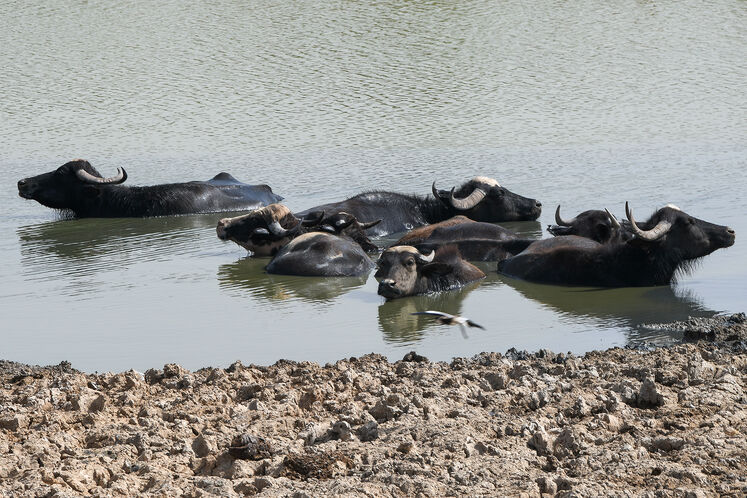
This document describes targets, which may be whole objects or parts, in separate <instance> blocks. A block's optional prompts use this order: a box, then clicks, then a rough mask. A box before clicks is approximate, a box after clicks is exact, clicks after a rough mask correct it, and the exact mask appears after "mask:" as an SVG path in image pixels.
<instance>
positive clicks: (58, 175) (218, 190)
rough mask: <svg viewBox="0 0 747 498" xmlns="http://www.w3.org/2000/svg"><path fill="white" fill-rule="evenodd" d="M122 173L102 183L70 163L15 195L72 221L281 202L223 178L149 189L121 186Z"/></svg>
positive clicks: (27, 181) (81, 164) (22, 185)
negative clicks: (69, 216) (70, 214)
mask: <svg viewBox="0 0 747 498" xmlns="http://www.w3.org/2000/svg"><path fill="white" fill-rule="evenodd" d="M125 180H127V173H126V172H125V170H124V169H123V168H117V174H116V175H115V176H113V177H111V178H104V177H102V176H101V174H99V172H98V171H96V169H95V168H94V167H93V166H91V164H90V163H89V162H88V161H84V160H82V159H76V160H74V161H70V162H68V163H65V164H63V165H62V166H60V167H59V168H57V169H56V170H55V171H52V172H50V173H44V174H41V175H37V176H32V177H30V178H24V179H23V180H21V181H19V182H18V194H19V195H20V196H21V197H23V198H25V199H33V200H35V201H37V202H39V203H40V204H42V205H44V206H47V207H49V208H53V209H61V210H69V211H72V212H73V213H74V214H75V216H77V217H80V218H82V217H101V218H119V217H145V216H168V215H176V214H191V213H209V212H215V211H236V210H243V209H255V208H258V207H261V206H265V205H267V204H271V203H273V202H278V201H280V200H282V199H283V198H282V197H280V196H279V195H276V194H274V193H273V192H272V189H271V188H270V187H269V186H267V185H247V184H245V183H241V182H239V181H238V180H236V179H235V178H234V177H232V176H231V175H229V174H228V173H220V174H218V175H216V176H215V177H213V178H212V179H211V180H208V181H206V182H202V181H193V182H187V183H170V184H164V185H153V186H149V187H129V186H124V185H121V184H122V183H124V181H125Z"/></svg>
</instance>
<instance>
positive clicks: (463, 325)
mask: <svg viewBox="0 0 747 498" xmlns="http://www.w3.org/2000/svg"><path fill="white" fill-rule="evenodd" d="M410 314H411V315H427V316H431V317H433V318H434V319H435V320H436V321H437V322H438V323H440V324H442V325H459V330H461V332H462V337H464V338H465V339H468V338H469V336H468V335H467V327H468V326H469V327H477V328H478V329H483V330H485V327H483V326H482V325H478V324H477V323H475V322H473V321H472V320H470V319H469V318H466V317H463V316H456V315H450V314H448V313H444V312H442V311H431V310H428V311H418V312H415V313H410Z"/></svg>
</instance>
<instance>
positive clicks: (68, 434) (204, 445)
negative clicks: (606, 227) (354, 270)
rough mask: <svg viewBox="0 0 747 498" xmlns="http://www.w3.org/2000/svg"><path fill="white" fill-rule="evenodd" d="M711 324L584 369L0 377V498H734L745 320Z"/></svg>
mask: <svg viewBox="0 0 747 498" xmlns="http://www.w3.org/2000/svg"><path fill="white" fill-rule="evenodd" d="M716 320H720V319H716ZM686 323H687V322H686ZM711 325H712V326H713V327H714V329H713V330H716V332H714V334H712V336H711V335H708V334H707V333H706V334H705V335H703V337H706V338H707V337H712V338H716V339H717V340H716V341H709V342H706V341H700V342H691V343H685V344H681V345H677V346H673V347H669V348H661V349H654V350H648V351H641V350H633V349H619V348H615V349H610V350H607V351H601V352H590V353H588V354H586V355H584V356H581V357H575V356H573V355H565V354H555V353H551V352H549V351H540V352H538V353H535V354H527V353H524V352H517V351H509V352H508V353H506V354H498V353H482V354H480V355H477V356H475V357H473V358H470V359H464V358H457V359H455V360H453V361H452V362H451V363H444V362H438V363H435V362H429V361H428V360H427V359H425V358H423V357H422V356H418V355H417V354H413V353H411V354H408V355H407V356H406V357H405V358H404V359H403V360H402V361H398V362H395V363H390V362H388V361H387V360H386V359H385V358H384V357H382V356H379V355H367V356H364V357H362V358H350V359H345V360H341V361H338V362H337V363H335V364H333V365H326V366H320V365H317V364H314V363H295V362H288V361H279V362H278V363H276V364H274V365H272V366H270V367H259V366H254V365H250V366H244V365H242V364H241V363H239V362H237V363H235V364H233V365H231V366H230V367H229V368H226V369H216V368H208V369H202V370H198V371H196V372H189V371H186V370H184V369H182V368H181V367H180V366H178V365H174V364H170V365H166V366H164V368H163V369H160V370H148V371H147V372H145V373H144V374H140V373H138V372H135V371H128V372H123V373H118V374H100V375H99V374H84V373H81V372H78V371H76V370H74V369H73V368H71V366H70V365H69V364H65V363H63V364H60V365H58V366H55V367H43V368H42V367H30V366H27V365H20V364H17V363H12V362H0V386H1V389H0V399H1V401H2V402H1V403H0V477H1V478H2V479H1V480H0V494H2V495H4V496H81V495H93V496H131V495H140V496H214V495H215V496H243V495H253V494H259V495H262V496H292V497H296V498H301V497H304V496H321V495H337V496H339V495H344V496H451V495H470V496H479V495H485V496H496V495H521V494H524V495H525V496H540V494H546V495H560V496H571V495H573V496H602V495H614V496H683V497H685V496H687V497H690V496H711V495H732V496H745V495H747V440H746V439H747V438H746V435H747V396H746V395H745V389H746V388H747V386H746V378H747V377H746V374H747V346H746V343H745V337H746V334H745V331H746V330H747V324H745V320H744V315H741V318H740V315H734V318H733V319H732V318H729V317H727V318H726V319H724V320H722V321H721V322H718V323H716V322H708V323H706V322H702V323H701V322H699V323H698V324H695V325H693V326H692V327H690V328H696V326H698V327H701V328H702V329H703V330H711V329H708V328H707V327H709V326H711ZM703 327H705V328H703ZM683 330H684V329H683Z"/></svg>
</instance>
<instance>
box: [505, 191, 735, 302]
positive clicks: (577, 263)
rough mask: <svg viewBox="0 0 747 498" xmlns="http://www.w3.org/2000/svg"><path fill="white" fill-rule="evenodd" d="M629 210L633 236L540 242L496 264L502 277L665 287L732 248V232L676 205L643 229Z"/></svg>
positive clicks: (656, 215) (574, 237) (658, 213)
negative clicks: (705, 259) (695, 265)
mask: <svg viewBox="0 0 747 498" xmlns="http://www.w3.org/2000/svg"><path fill="white" fill-rule="evenodd" d="M625 211H626V215H627V217H628V221H629V223H630V227H631V230H632V232H633V234H634V236H633V237H631V238H629V239H628V240H618V241H612V242H609V243H606V244H600V243H599V242H596V241H594V240H592V239H589V238H585V237H579V236H577V235H561V236H558V237H555V238H552V239H545V240H539V241H537V242H534V243H533V244H531V245H530V246H529V247H528V248H527V249H526V250H524V251H523V252H521V253H519V254H517V255H516V256H513V257H511V258H508V259H506V260H503V261H501V262H500V263H498V271H500V272H501V273H503V274H505V275H508V276H512V277H518V278H522V279H524V280H529V281H532V282H540V283H548V284H557V285H585V286H595V287H641V286H651V285H667V284H669V283H670V282H671V281H672V280H673V279H674V277H675V275H676V273H677V272H678V271H687V270H688V269H689V268H690V267H691V265H692V261H693V260H696V259H698V258H701V257H704V256H707V255H708V254H710V253H712V252H713V251H715V250H717V249H720V248H724V247H729V246H731V245H732V244H734V239H735V234H734V230H732V229H731V228H729V227H725V226H721V225H714V224H712V223H708V222H706V221H703V220H699V219H697V218H694V217H692V216H690V215H688V214H687V213H685V212H683V211H681V210H680V209H678V208H676V207H674V206H671V205H670V206H665V207H663V208H661V209H659V210H658V211H656V212H655V213H654V214H653V215H652V216H651V217H650V218H649V219H648V221H647V222H646V223H645V226H648V227H651V228H648V229H643V228H641V227H639V226H638V225H637V224H636V222H635V219H634V218H633V212H632V211H631V210H630V209H629V207H628V204H627V203H626V204H625Z"/></svg>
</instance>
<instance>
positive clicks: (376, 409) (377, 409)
mask: <svg viewBox="0 0 747 498" xmlns="http://www.w3.org/2000/svg"><path fill="white" fill-rule="evenodd" d="M368 413H370V414H371V416H372V417H373V418H375V419H376V420H379V421H383V422H386V421H387V420H392V419H394V418H395V417H396V416H397V415H398V413H399V410H398V409H397V408H396V407H392V406H389V405H388V404H386V402H384V401H382V400H379V401H377V402H376V404H375V405H374V406H373V407H372V408H370V409H369V410H368Z"/></svg>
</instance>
